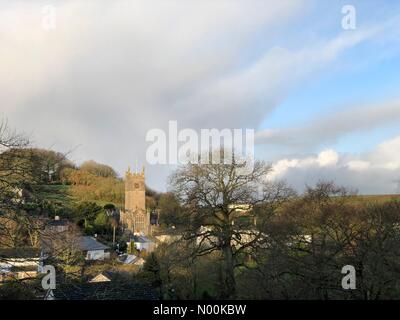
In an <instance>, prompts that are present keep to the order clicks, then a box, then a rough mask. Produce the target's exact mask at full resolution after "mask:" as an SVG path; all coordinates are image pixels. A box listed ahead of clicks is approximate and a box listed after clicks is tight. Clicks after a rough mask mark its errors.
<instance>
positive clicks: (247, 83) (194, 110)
mask: <svg viewBox="0 0 400 320" xmlns="http://www.w3.org/2000/svg"><path fill="white" fill-rule="evenodd" d="M347 4H351V5H353V6H354V8H355V9H356V18H357V19H356V28H355V29H350V30H345V29H343V27H342V19H343V17H344V14H343V13H342V8H343V6H344V5H347ZM0 102H1V104H0V117H1V118H7V119H8V123H9V124H10V125H11V126H12V127H14V128H16V129H18V130H20V131H25V132H26V133H28V134H30V135H31V136H32V137H33V142H34V144H35V145H37V146H40V147H45V148H54V149H56V150H58V151H69V150H73V152H72V154H71V158H72V159H73V160H75V161H76V162H78V163H80V162H82V161H84V160H88V159H94V160H96V161H98V162H102V163H107V164H109V165H111V166H113V167H114V168H115V169H116V170H118V172H119V173H120V174H121V175H122V174H123V173H124V171H125V170H126V168H127V167H128V165H131V166H134V165H135V163H136V161H137V162H138V163H139V164H146V168H147V183H148V185H149V186H150V187H153V188H155V189H158V190H165V188H166V178H167V176H168V174H169V173H170V172H171V169H173V168H172V167H171V166H160V165H157V166H151V165H149V164H147V163H146V159H145V153H146V149H147V147H148V146H149V143H148V142H146V141H145V136H146V133H147V132H148V130H150V129H153V128H167V125H168V121H169V120H176V121H178V126H179V128H182V129H183V128H193V129H195V130H199V129H201V128H232V129H233V128H254V129H255V131H256V157H257V158H260V159H265V160H266V161H269V162H271V163H272V164H273V168H274V171H273V173H272V175H271V178H273V179H285V180H287V181H288V182H289V183H291V184H293V185H294V186H296V187H297V188H298V189H302V188H303V187H304V186H305V184H313V183H315V182H316V181H317V180H318V179H320V178H323V179H329V180H335V181H336V182H337V183H339V184H342V185H346V186H350V187H352V188H356V189H358V190H359V191H360V192H361V193H365V194H371V193H375V194H376V193H395V192H396V193H397V192H400V184H399V183H398V181H400V126H399V124H400V3H399V2H398V1H391V0H387V1H383V0H379V1H378V0H375V1H368V0H362V1H361V0H357V1H356V0H347V1H339V0H334V1H329V2H328V1H316V0H280V1H266V0H262V1H261V0H254V1H249V0H202V1H188V0H159V1H156V0H146V1H136V0H130V1H128V0H113V1H106V0H68V1H66V0H65V1H61V0H59V1H57V0H46V1H36V0H30V1H18V0H14V1H5V0H0Z"/></svg>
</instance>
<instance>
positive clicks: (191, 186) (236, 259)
mask: <svg viewBox="0 0 400 320" xmlns="http://www.w3.org/2000/svg"><path fill="white" fill-rule="evenodd" d="M220 152H221V157H220V159H221V162H220V163H221V164H188V165H185V166H182V167H181V168H179V169H178V170H177V171H176V172H175V173H174V174H173V175H172V176H171V183H170V184H171V187H172V191H173V192H174V194H175V195H176V197H177V198H178V199H179V200H180V202H181V203H182V205H183V208H184V211H185V214H186V215H187V219H185V221H188V223H187V224H186V225H185V230H184V231H185V232H184V237H183V238H184V239H185V240H188V241H192V242H193V244H194V250H193V256H197V257H198V256H202V255H207V254H211V253H213V252H218V253H220V256H221V266H222V267H221V286H220V298H234V297H235V291H236V282H235V269H236V268H237V267H239V266H242V265H243V256H244V255H246V254H248V253H249V252H250V251H251V250H252V249H253V248H256V247H257V246H261V245H265V241H266V237H265V234H264V233H263V232H261V231H259V230H258V229H257V228H256V226H255V223H254V222H255V219H256V216H257V214H258V215H259V214H260V212H259V211H258V210H256V207H257V206H260V205H267V206H269V207H270V208H273V207H274V204H276V203H277V202H279V201H280V200H282V199H286V198H288V197H289V196H291V195H293V191H292V190H291V189H290V188H287V187H286V186H285V185H284V184H271V183H270V182H268V180H267V177H268V174H269V173H270V172H271V167H270V166H269V165H268V164H266V163H264V162H262V161H255V162H254V169H253V170H252V171H251V172H248V173H242V172H241V171H240V170H239V169H240V168H241V166H242V165H241V164H239V162H238V161H237V160H238V157H237V156H236V158H235V155H234V156H231V157H232V158H230V159H227V158H226V157H227V156H226V153H225V152H223V150H221V151H220ZM261 218H262V217H261Z"/></svg>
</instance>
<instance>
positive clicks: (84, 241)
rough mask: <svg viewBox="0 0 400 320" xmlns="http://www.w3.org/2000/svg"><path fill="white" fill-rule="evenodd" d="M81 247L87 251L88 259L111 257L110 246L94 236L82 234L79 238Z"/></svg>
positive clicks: (86, 256)
mask: <svg viewBox="0 0 400 320" xmlns="http://www.w3.org/2000/svg"><path fill="white" fill-rule="evenodd" d="M78 246H79V248H80V249H81V250H82V251H83V252H84V253H85V259H86V260H106V259H110V252H109V249H110V248H109V247H108V246H106V245H104V244H102V243H100V242H98V241H97V240H96V239H95V238H94V237H90V236H81V237H79V239H78Z"/></svg>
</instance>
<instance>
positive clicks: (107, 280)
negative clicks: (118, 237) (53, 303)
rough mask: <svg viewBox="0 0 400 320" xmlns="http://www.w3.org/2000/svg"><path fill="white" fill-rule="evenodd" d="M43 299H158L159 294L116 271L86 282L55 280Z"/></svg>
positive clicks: (148, 286) (104, 273) (103, 273)
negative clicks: (52, 287)
mask: <svg viewBox="0 0 400 320" xmlns="http://www.w3.org/2000/svg"><path fill="white" fill-rule="evenodd" d="M44 299H45V300H158V299H159V296H158V295H157V293H156V292H155V290H154V289H153V288H152V287H151V286H150V285H148V284H147V283H142V282H140V281H136V280H129V281H127V280H126V278H123V277H120V276H119V275H118V274H117V273H112V272H107V271H106V272H102V273H100V274H98V275H97V276H95V277H94V278H92V279H91V280H89V281H88V282H86V283H82V282H74V283H71V282H70V281H65V282H64V281H60V282H57V287H56V289H54V290H49V291H48V292H47V293H46V295H45V296H44Z"/></svg>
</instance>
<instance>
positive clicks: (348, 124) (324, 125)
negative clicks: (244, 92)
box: [256, 100, 400, 148]
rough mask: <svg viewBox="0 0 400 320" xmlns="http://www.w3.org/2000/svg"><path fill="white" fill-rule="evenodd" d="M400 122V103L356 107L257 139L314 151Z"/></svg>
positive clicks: (275, 131) (395, 101)
mask: <svg viewBox="0 0 400 320" xmlns="http://www.w3.org/2000/svg"><path fill="white" fill-rule="evenodd" d="M399 121H400V101H399V100H391V101H385V102H378V103H375V104H366V105H365V104H364V105H358V106H357V105H356V106H354V105H353V106H349V107H348V108H347V109H345V110H344V111H340V112H336V113H333V114H329V115H326V116H323V117H319V118H317V119H314V120H310V121H309V123H308V124H306V125H303V126H298V127H293V128H286V129H285V128H283V129H276V130H264V131H260V132H258V133H257V135H256V142H257V143H259V144H279V145H287V146H292V147H298V148H299V147H300V148H304V147H314V146H319V145H322V144H326V143H334V142H337V140H338V138H340V137H342V136H344V135H345V134H348V133H354V132H365V131H368V130H372V129H375V128H379V127H384V126H388V125H391V124H398V123H399Z"/></svg>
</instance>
